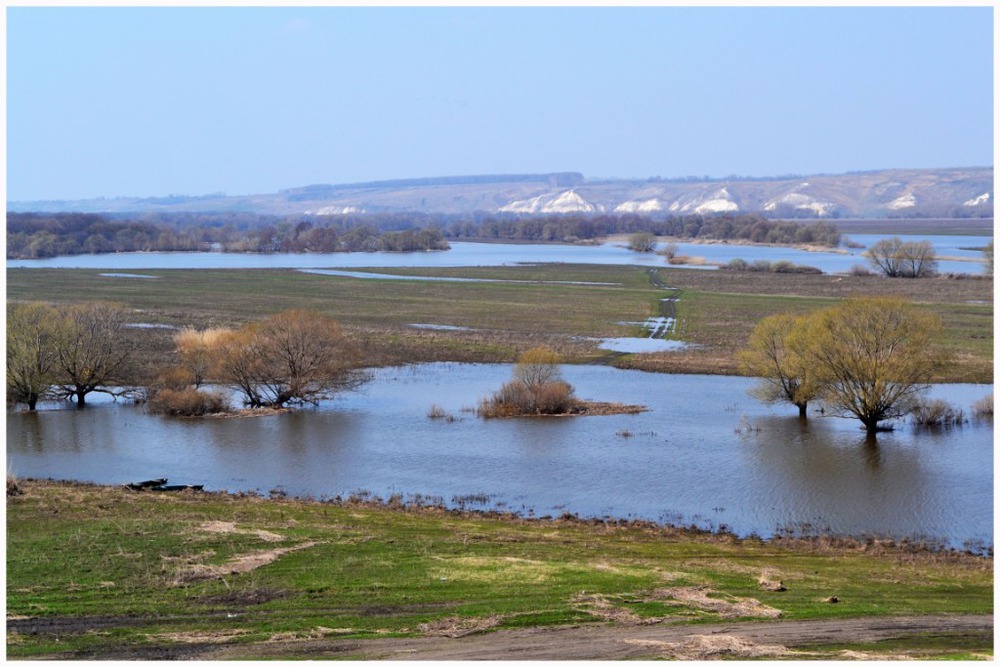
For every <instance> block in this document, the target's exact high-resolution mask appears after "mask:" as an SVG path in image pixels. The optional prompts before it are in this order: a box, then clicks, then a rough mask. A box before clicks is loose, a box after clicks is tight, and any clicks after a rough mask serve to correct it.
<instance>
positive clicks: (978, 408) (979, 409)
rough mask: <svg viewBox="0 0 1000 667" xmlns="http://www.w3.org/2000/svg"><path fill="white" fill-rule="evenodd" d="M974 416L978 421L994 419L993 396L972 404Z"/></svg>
mask: <svg viewBox="0 0 1000 667" xmlns="http://www.w3.org/2000/svg"><path fill="white" fill-rule="evenodd" d="M972 416H973V417H975V418H976V419H993V394H988V395H986V396H983V397H982V398H981V399H979V400H978V401H976V402H975V403H973V404H972Z"/></svg>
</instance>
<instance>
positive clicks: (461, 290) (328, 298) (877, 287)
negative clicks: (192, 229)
mask: <svg viewBox="0 0 1000 667" xmlns="http://www.w3.org/2000/svg"><path fill="white" fill-rule="evenodd" d="M371 271H373V272H377V273H395V274H402V275H421V276H428V275H430V276H452V277H464V278H480V279H492V280H506V281H529V282H506V283H495V282H494V283H491V282H484V283H475V282H428V281H423V282H416V281H400V280H376V279H358V278H348V277H337V276H322V275H313V274H306V273H301V272H298V271H294V270H289V269H275V270H148V271H147V270H143V271H142V272H141V273H143V274H147V275H154V276H158V278H156V279H155V280H149V279H124V278H113V277H105V276H101V275H100V274H101V273H102V271H98V270H75V269H8V271H7V298H8V300H41V301H49V302H53V303H74V302H80V301H89V300H107V301H116V302H120V303H124V304H126V305H127V306H129V307H131V308H134V309H136V310H137V311H138V312H137V313H136V315H135V317H136V319H137V321H144V322H151V323H158V324H170V325H173V326H195V327H198V328H204V327H210V326H235V325H239V324H242V323H244V322H247V321H249V320H255V319H261V318H264V317H266V316H268V315H271V314H273V313H275V312H278V311H280V310H284V309H288V308H310V309H315V310H318V311H320V312H323V313H325V314H327V315H329V316H331V317H334V318H335V319H337V320H338V321H340V322H341V324H343V325H344V327H345V329H346V330H347V331H348V333H349V334H350V335H351V336H353V337H354V338H355V339H357V340H359V341H360V342H361V343H362V349H363V352H364V354H365V356H366V359H367V360H368V363H370V364H372V365H383V364H399V363H406V362H416V361H443V360H450V361H483V362H497V361H502V362H510V361H514V360H515V359H516V358H517V356H518V355H519V354H520V353H521V352H523V351H525V350H527V349H529V348H531V347H535V346H538V345H540V344H544V345H548V346H550V347H552V348H554V349H556V350H557V351H558V352H560V354H562V356H563V357H564V358H565V359H566V360H567V361H570V362H584V363H588V362H589V363H592V362H595V361H597V362H608V361H612V362H613V363H616V364H617V365H621V366H625V367H633V368H641V369H644V370H651V371H670V372H702V373H705V372H708V373H736V372H738V364H737V362H736V355H737V352H738V351H739V350H740V349H741V348H742V347H743V346H744V345H745V343H746V340H747V338H748V337H749V335H750V331H751V330H752V329H753V327H754V325H755V324H756V322H758V321H759V320H760V319H761V318H763V317H765V316H767V315H770V314H773V313H776V312H783V311H791V312H806V311H808V310H811V309H814V308H819V307H824V306H827V305H830V304H832V303H833V302H835V301H836V300H838V299H842V298H844V297H847V296H850V295H853V294H868V295H881V294H886V295H897V296H901V297H904V298H907V299H910V300H912V301H914V302H916V303H919V304H921V306H922V307H924V308H926V309H928V310H931V311H933V312H935V313H937V314H939V315H940V316H941V318H942V321H943V322H944V324H945V332H944V336H943V337H942V340H941V343H942V344H943V345H944V346H945V347H946V348H948V349H949V351H950V352H952V354H953V357H954V362H953V363H952V364H950V365H949V367H948V369H947V371H946V372H947V374H946V375H944V376H942V377H941V378H939V379H940V380H943V381H952V382H989V381H991V380H992V376H993V326H992V325H993V284H992V281H989V280H978V279H964V280H951V279H944V278H941V279H928V280H904V279H898V280H893V279H887V278H882V279H880V278H859V277H851V276H829V275H820V276H814V275H803V276H799V275H782V274H756V273H735V272H727V271H701V270H691V269H671V268H666V267H664V268H662V269H659V277H658V279H659V280H660V281H661V282H662V283H663V284H665V285H670V286H672V287H675V288H677V289H678V290H680V291H679V296H680V301H679V302H678V303H677V309H678V315H679V318H680V333H679V334H678V335H677V336H676V337H677V338H680V339H681V340H684V341H688V342H691V343H695V344H696V346H694V347H691V348H688V349H686V350H684V351H680V352H676V351H674V352H668V353H659V354H643V355H624V356H623V355H617V354H609V353H607V352H604V351H601V350H599V349H597V347H596V342H595V339H598V338H603V337H613V336H635V335H642V329H641V328H640V327H639V326H638V325H636V324H628V323H630V322H631V323H635V322H642V321H643V320H645V319H646V318H647V317H649V316H652V315H659V300H660V299H661V298H663V297H664V296H665V294H666V292H664V291H663V290H660V289H657V288H656V287H654V286H653V284H652V283H651V281H650V276H649V273H648V269H646V268H642V267H635V266H596V265H573V264H548V265H529V266H506V267H458V268H433V269H416V268H406V269H401V268H391V269H371ZM530 281H539V282H530ZM569 281H578V282H587V283H607V284H589V285H573V284H566V283H567V282H569ZM413 324H434V325H448V326H452V327H465V328H466V329H467V330H462V331H455V330H449V331H444V330H427V329H416V328H413V327H412V326H411V325H413ZM136 335H137V336H140V337H142V340H141V341H140V343H141V346H142V350H143V355H142V356H143V357H144V358H145V359H147V361H148V363H149V364H150V365H151V366H156V365H158V364H159V365H163V364H166V363H169V361H170V358H171V353H172V343H171V340H170V332H169V331H166V330H162V329H145V330H139V331H137V334H136ZM151 372H152V371H151Z"/></svg>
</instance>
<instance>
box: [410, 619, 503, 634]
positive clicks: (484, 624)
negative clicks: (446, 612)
mask: <svg viewBox="0 0 1000 667" xmlns="http://www.w3.org/2000/svg"><path fill="white" fill-rule="evenodd" d="M503 619H504V617H503V616H502V615H500V614H493V615H491V616H486V617H484V618H460V617H458V616H449V617H448V618H442V619H439V620H436V621H428V622H427V623H421V624H419V625H418V626H417V630H419V631H420V632H421V633H422V634H424V635H427V636H429V637H454V638H457V637H466V636H468V635H471V634H475V633H477V632H484V631H486V630H489V629H491V628H495V627H497V626H498V625H500V623H501V621H503Z"/></svg>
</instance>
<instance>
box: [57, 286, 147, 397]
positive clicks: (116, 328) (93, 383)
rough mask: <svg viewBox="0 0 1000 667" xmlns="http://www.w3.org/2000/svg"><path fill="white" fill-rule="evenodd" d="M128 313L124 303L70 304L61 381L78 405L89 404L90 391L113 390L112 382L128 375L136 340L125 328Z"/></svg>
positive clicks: (61, 342)
mask: <svg viewBox="0 0 1000 667" xmlns="http://www.w3.org/2000/svg"><path fill="white" fill-rule="evenodd" d="M126 314H127V311H126V310H125V309H124V308H122V307H121V306H117V305H114V304H110V303H103V302H96V303H87V304H79V305H74V306H70V307H69V309H68V310H67V311H66V314H65V316H64V317H63V318H62V322H61V326H60V329H61V330H60V335H59V336H58V346H57V351H56V355H57V365H58V369H59V375H60V378H59V381H58V383H57V384H59V385H60V389H59V391H60V392H61V393H62V395H63V396H65V397H67V398H74V399H75V400H76V404H77V406H78V407H81V408H82V407H83V406H84V405H85V404H86V398H87V394H89V393H91V392H94V391H107V392H109V393H113V392H111V390H110V389H108V386H109V385H111V384H114V383H118V382H122V381H126V380H127V379H128V378H127V375H128V373H129V372H130V371H131V362H132V347H133V344H132V341H131V339H130V338H129V337H128V336H127V335H126V331H125V324H126Z"/></svg>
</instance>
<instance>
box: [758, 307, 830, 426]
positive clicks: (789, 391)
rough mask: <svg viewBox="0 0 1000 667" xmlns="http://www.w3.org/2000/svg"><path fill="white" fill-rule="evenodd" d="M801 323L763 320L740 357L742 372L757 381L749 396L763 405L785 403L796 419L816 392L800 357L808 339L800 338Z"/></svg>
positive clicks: (774, 317) (783, 318) (813, 378)
mask: <svg viewBox="0 0 1000 667" xmlns="http://www.w3.org/2000/svg"><path fill="white" fill-rule="evenodd" d="M803 322H804V319H803V318H802V317H798V316H795V315H789V314H780V315H771V316H770V317H765V318H764V319H762V320H761V321H760V322H759V323H758V324H757V326H756V327H755V328H754V330H753V333H751V334H750V341H749V342H748V344H747V347H746V349H745V350H743V351H742V352H741V353H740V363H741V366H742V367H743V371H744V372H745V373H747V374H748V375H753V376H755V377H758V378H760V384H759V385H758V386H757V387H756V388H755V389H754V390H753V392H752V393H753V394H754V395H755V396H756V397H757V398H759V399H760V400H762V401H764V402H765V403H778V402H781V401H787V402H789V403H791V404H792V405H794V406H795V407H797V408H798V409H799V416H800V417H805V416H806V410H807V408H808V406H809V402H810V401H812V400H814V399H816V398H818V396H819V391H820V385H819V383H818V382H817V378H816V374H815V373H814V372H812V369H811V368H810V365H809V363H808V362H807V361H806V357H805V354H804V353H805V348H806V346H807V345H808V339H807V338H806V337H805V336H803V335H802V331H801V329H802V325H803Z"/></svg>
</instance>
